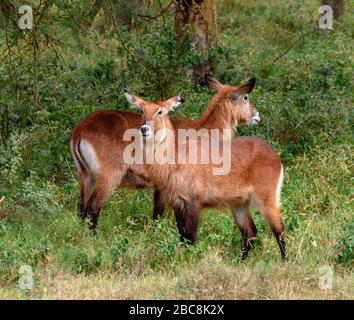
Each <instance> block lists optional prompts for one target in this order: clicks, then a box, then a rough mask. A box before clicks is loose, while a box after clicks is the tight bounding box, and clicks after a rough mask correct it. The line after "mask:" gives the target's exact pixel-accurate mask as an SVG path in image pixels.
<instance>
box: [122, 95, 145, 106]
mask: <svg viewBox="0 0 354 320" xmlns="http://www.w3.org/2000/svg"><path fill="white" fill-rule="evenodd" d="M124 95H125V97H126V98H127V100H128V102H129V103H130V107H131V108H133V109H138V110H142V109H143V105H144V103H145V101H144V100H143V99H141V98H139V97H137V96H134V95H132V94H130V93H129V92H128V91H125V92H124Z"/></svg>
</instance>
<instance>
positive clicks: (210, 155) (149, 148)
mask: <svg viewBox="0 0 354 320" xmlns="http://www.w3.org/2000/svg"><path fill="white" fill-rule="evenodd" d="M148 127H149V132H150V131H151V132H154V129H153V127H154V124H153V122H151V123H149V125H148ZM176 133H177V135H176V136H175V132H174V131H173V130H170V129H167V128H165V127H164V128H162V129H160V130H157V131H156V132H155V133H154V134H151V135H150V136H149V138H143V137H142V135H141V131H140V130H138V129H128V130H126V131H125V133H124V136H123V141H128V142H131V143H129V144H128V145H127V146H126V147H125V149H124V152H123V160H124V162H125V163H126V164H128V165H132V164H159V165H165V164H188V165H189V164H190V165H194V164H201V165H203V164H204V165H207V164H210V165H212V172H213V174H214V175H227V174H228V173H229V172H230V170H231V139H230V138H229V139H223V137H231V136H232V132H231V129H223V130H218V129H211V130H210V132H209V131H208V130H207V129H200V130H195V129H178V130H177V131H176ZM221 140H222V141H221Z"/></svg>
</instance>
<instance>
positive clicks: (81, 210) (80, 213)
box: [78, 190, 87, 221]
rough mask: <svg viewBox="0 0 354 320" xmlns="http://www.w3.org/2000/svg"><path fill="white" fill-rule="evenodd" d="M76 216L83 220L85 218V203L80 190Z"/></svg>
mask: <svg viewBox="0 0 354 320" xmlns="http://www.w3.org/2000/svg"><path fill="white" fill-rule="evenodd" d="M78 216H79V218H80V219H81V220H82V221H83V220H85V219H86V218H87V211H86V205H85V201H84V192H83V191H82V190H81V191H80V199H79V204H78Z"/></svg>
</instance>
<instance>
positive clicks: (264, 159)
mask: <svg viewBox="0 0 354 320" xmlns="http://www.w3.org/2000/svg"><path fill="white" fill-rule="evenodd" d="M234 95H235V96H234V97H233V98H234V99H239V100H243V99H244V97H245V96H246V93H245V92H242V91H241V92H237V91H236V92H234ZM133 103H134V107H135V108H140V109H141V110H142V112H143V119H144V123H145V124H144V126H142V127H141V136H142V137H143V141H144V143H143V144H142V148H144V150H145V157H148V156H149V153H152V154H153V156H154V157H155V160H156V161H155V162H154V163H146V162H145V163H144V167H145V170H146V172H147V175H148V176H149V178H150V179H151V181H152V182H153V183H154V184H155V185H157V186H159V190H161V193H162V194H161V196H162V199H163V201H164V202H165V203H167V204H168V205H170V206H171V207H172V208H173V210H174V212H175V216H176V221H177V225H178V229H179V232H180V235H181V237H182V238H183V239H187V240H188V241H190V242H191V243H194V242H195V241H196V239H197V229H198V221H199V215H200V212H201V210H202V209H203V208H207V207H216V208H217V207H226V208H229V209H230V210H231V212H232V214H233V216H234V218H235V222H236V224H237V226H238V227H239V229H240V231H241V233H242V236H243V241H242V246H241V250H240V256H241V257H242V258H244V257H246V256H247V254H248V252H249V250H250V249H251V247H252V243H253V240H254V239H255V237H256V234H257V228H256V226H255V224H254V222H253V219H252V216H251V210H250V205H251V204H252V203H253V204H254V205H255V206H256V207H257V208H258V209H259V211H260V212H261V214H262V216H263V217H264V218H265V220H266V221H267V223H268V224H269V226H270V228H271V229H272V231H273V233H274V235H275V238H276V240H277V242H278V244H279V248H280V252H281V256H282V258H283V259H284V260H286V259H287V256H286V250H285V240H284V236H285V230H284V224H283V222H282V217H281V212H280V193H281V187H282V181H283V166H282V163H281V161H280V158H279V156H278V155H277V154H276V152H274V150H273V149H272V148H271V147H270V146H269V145H268V144H267V143H266V142H265V141H263V140H261V139H259V138H255V137H240V138H235V139H229V140H227V139H226V140H224V141H214V142H213V143H214V144H217V145H218V149H215V150H217V152H224V151H225V152H226V151H227V149H229V156H228V157H226V158H225V161H230V166H229V171H228V172H225V173H223V174H215V172H214V169H215V166H214V164H213V162H212V157H213V154H212V152H213V149H212V148H211V152H210V148H209V149H208V151H207V152H204V153H203V151H205V150H204V149H205V148H206V146H205V144H204V145H203V143H202V141H197V143H195V141H187V144H188V143H190V144H188V145H189V147H188V148H189V149H187V150H188V151H187V153H188V154H190V153H191V152H192V151H191V149H192V146H194V147H195V146H196V148H197V154H198V155H201V154H204V156H198V161H197V162H193V163H190V162H187V163H185V162H184V163H179V161H178V159H180V155H181V150H185V148H184V145H185V143H186V142H185V141H182V142H181V141H178V140H179V139H178V137H179V133H178V131H179V130H181V129H177V128H176V127H175V126H174V125H173V123H172V122H171V121H170V119H169V117H168V112H169V111H171V110H173V109H174V108H175V106H173V105H169V104H162V103H149V102H145V101H143V100H142V99H139V100H137V99H135V100H134V102H133ZM192 142H193V143H192ZM210 143H211V142H210ZM211 144H212V143H211ZM181 146H183V148H181ZM209 147H210V146H209ZM166 150H167V151H168V152H169V154H172V155H174V157H175V158H173V156H172V161H170V162H168V161H165V162H161V161H160V159H162V158H164V155H165V153H166ZM170 160H171V159H170Z"/></svg>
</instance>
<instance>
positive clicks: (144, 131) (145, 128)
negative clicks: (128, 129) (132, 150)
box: [140, 124, 152, 136]
mask: <svg viewBox="0 0 354 320" xmlns="http://www.w3.org/2000/svg"><path fill="white" fill-rule="evenodd" d="M140 132H141V134H142V135H143V136H147V135H150V134H151V132H152V130H151V127H150V126H148V125H146V124H144V125H142V126H141V127H140Z"/></svg>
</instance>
